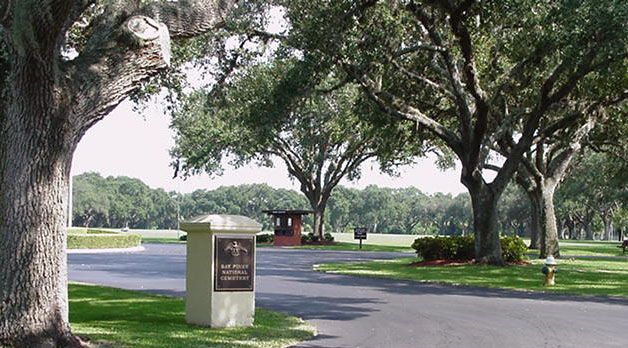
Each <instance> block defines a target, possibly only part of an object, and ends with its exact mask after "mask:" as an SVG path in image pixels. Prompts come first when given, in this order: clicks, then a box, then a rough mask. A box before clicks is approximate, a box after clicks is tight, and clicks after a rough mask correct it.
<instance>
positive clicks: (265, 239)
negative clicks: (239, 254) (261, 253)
mask: <svg viewBox="0 0 628 348" xmlns="http://www.w3.org/2000/svg"><path fill="white" fill-rule="evenodd" d="M255 241H256V242H257V243H272V242H274V241H275V235H274V234H272V233H262V234H258V235H256V236H255Z"/></svg>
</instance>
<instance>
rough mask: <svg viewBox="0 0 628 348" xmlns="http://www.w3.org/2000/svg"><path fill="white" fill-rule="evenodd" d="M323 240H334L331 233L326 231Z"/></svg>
mask: <svg viewBox="0 0 628 348" xmlns="http://www.w3.org/2000/svg"><path fill="white" fill-rule="evenodd" d="M325 240H326V241H328V242H333V241H334V236H332V235H331V233H329V232H327V233H325Z"/></svg>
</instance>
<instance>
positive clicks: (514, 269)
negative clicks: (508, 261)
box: [315, 258, 628, 297]
mask: <svg viewBox="0 0 628 348" xmlns="http://www.w3.org/2000/svg"><path fill="white" fill-rule="evenodd" d="M416 261H418V259H417V258H402V259H396V260H391V261H372V262H361V263H345V264H341V263H335V264H322V265H319V266H317V267H316V268H315V269H316V270H318V271H324V272H333V273H340V274H351V275H361V276H370V277H382V278H392V279H405V280H413V281H421V282H439V283H447V284H459V285H471V286H481V287H492V288H507V289H519V290H542V291H551V292H563V293H572V294H586V295H609V296H624V297H628V286H626V285H627V284H628V259H626V258H615V259H609V258H606V259H575V260H557V262H558V270H559V271H558V273H557V275H556V286H554V287H543V285H542V284H543V274H542V273H541V267H542V265H543V261H542V260H533V261H532V262H533V265H528V266H507V267H493V266H475V265H464V266H446V267H411V266H408V264H409V263H411V262H416Z"/></svg>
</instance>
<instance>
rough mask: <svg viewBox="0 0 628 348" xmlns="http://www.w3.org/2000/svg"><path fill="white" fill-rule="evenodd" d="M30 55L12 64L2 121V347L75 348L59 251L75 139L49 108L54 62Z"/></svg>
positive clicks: (61, 251) (52, 100) (52, 99)
mask: <svg viewBox="0 0 628 348" xmlns="http://www.w3.org/2000/svg"><path fill="white" fill-rule="evenodd" d="M31 59H34V57H33V56H30V57H28V56H27V57H19V58H16V59H15V60H14V61H12V62H11V64H12V66H13V67H14V69H15V73H14V74H13V79H12V82H11V83H10V92H9V93H10V94H9V96H10V98H9V99H8V103H7V104H6V105H5V107H6V108H5V109H4V110H3V112H4V117H3V118H2V123H1V124H0V126H1V130H2V137H0V187H2V190H1V194H0V221H2V224H1V225H0V248H1V252H0V269H1V270H2V272H0V285H1V286H0V301H2V302H1V303H0V313H1V319H0V344H5V345H12V346H14V347H57V346H60V347H80V346H81V343H80V341H79V340H78V339H77V338H76V337H74V336H73V335H72V334H71V332H70V326H69V323H68V296H67V264H66V251H65V248H66V235H65V222H66V216H67V211H66V210H67V204H66V203H67V196H68V185H69V174H70V164H71V155H72V151H73V150H74V148H75V143H74V142H73V140H72V138H73V137H72V134H71V129H69V128H68V127H67V125H66V124H65V123H64V122H63V121H64V119H63V118H62V115H59V114H57V113H55V111H56V110H55V109H56V108H55V105H57V102H56V100H55V95H54V87H53V85H54V83H53V81H51V79H50V75H49V74H48V73H49V69H52V64H51V63H49V64H43V65H42V64H37V63H34V62H33V61H31ZM68 139H70V140H68Z"/></svg>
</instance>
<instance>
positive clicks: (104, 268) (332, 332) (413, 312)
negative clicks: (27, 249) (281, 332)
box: [68, 244, 628, 348]
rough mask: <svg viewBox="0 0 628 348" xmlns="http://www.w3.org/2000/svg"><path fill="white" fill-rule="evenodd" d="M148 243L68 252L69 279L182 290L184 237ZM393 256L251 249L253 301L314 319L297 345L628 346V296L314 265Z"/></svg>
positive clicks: (345, 347) (152, 289)
mask: <svg viewBox="0 0 628 348" xmlns="http://www.w3.org/2000/svg"><path fill="white" fill-rule="evenodd" d="M145 246H146V250H144V251H142V252H136V253H115V254H71V255H69V256H68V258H69V276H70V279H71V280H75V281H83V282H89V283H96V284H102V285H107V286H114V287H119V288H124V289H132V290H143V291H149V292H152V293H159V294H169V295H175V296H181V297H184V296H185V245H181V244H146V245H145ZM400 255H402V254H399V253H380V252H363V253H360V252H350V251H342V252H339V251H317V250H297V249H280V248H258V249H257V279H256V282H257V283H256V289H257V290H256V305H257V306H258V307H262V308H267V309H272V310H277V311H281V312H285V313H290V314H293V315H296V316H299V317H301V318H303V319H305V320H307V321H309V322H311V323H312V324H314V325H315V326H316V327H317V329H318V331H319V334H318V336H316V337H315V338H314V339H312V340H310V341H307V342H303V343H302V344H300V345H298V347H303V348H305V347H308V348H313V347H318V348H406V347H408V348H410V347H411V348H419V347H430V348H433V347H471V348H473V347H482V348H488V347H513V348H514V347H526V348H528V347H534V348H540V347H579V348H586V347H592V348H593V347H596V348H597V347H600V348H602V347H626V346H628V299H617V298H605V297H589V296H571V295H555V294H554V295H548V294H542V293H528V292H521V291H506V290H493V289H482V288H473V287H460V286H445V285H435V284H428V283H417V282H408V281H397V280H387V279H376V278H366V277H353V276H341V275H334V274H325V273H320V272H313V271H312V270H311V269H312V265H313V264H318V263H324V262H337V261H358V260H368V259H389V258H394V257H398V256H400ZM405 255H408V254H405ZM540 277H541V274H540V272H539V279H540ZM627 286H628V284H627Z"/></svg>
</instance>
